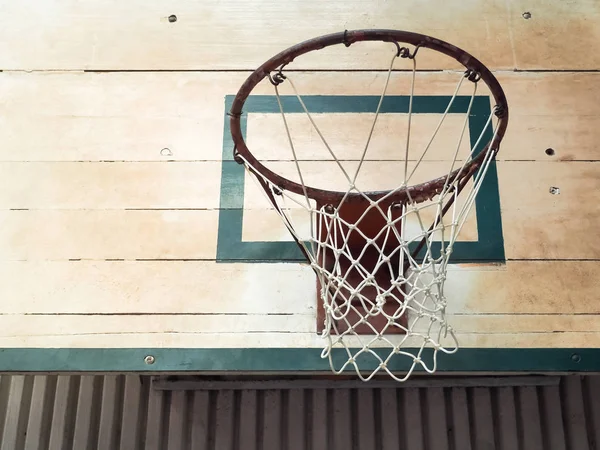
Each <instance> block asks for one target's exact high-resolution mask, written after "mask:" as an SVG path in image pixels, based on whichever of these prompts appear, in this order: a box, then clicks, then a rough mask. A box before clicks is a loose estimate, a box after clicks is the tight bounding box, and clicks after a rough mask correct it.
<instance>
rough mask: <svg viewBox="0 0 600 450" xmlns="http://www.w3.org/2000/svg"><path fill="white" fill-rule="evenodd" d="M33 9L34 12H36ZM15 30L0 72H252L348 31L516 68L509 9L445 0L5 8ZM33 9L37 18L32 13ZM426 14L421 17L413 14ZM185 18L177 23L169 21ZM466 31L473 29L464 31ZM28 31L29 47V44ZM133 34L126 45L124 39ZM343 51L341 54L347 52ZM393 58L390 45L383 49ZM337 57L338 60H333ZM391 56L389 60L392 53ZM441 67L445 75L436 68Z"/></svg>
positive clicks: (366, 54)
mask: <svg viewBox="0 0 600 450" xmlns="http://www.w3.org/2000/svg"><path fill="white" fill-rule="evenodd" d="M34 5H35V7H34ZM0 6H1V9H2V11H3V14H5V15H6V17H12V18H13V20H11V21H7V23H6V26H5V27H3V29H2V31H1V32H0V42H3V43H4V45H3V47H2V48H0V50H2V51H0V54H1V55H3V56H2V58H0V69H4V70H9V69H10V70H32V69H34V70H35V69H41V70H47V69H55V70H56V69H62V70H64V69H68V70H81V69H88V70H90V69H91V70H106V69H109V70H132V69H134V70H135V69H146V70H160V69H167V70H182V69H184V70H206V69H209V70H225V69H254V68H255V67H258V66H259V65H260V64H261V63H262V62H263V61H266V60H267V59H268V58H270V57H271V56H273V55H275V54H276V53H279V52H280V51H281V50H283V49H285V48H287V47H289V46H291V45H293V44H296V43H298V42H300V41H303V40H306V39H310V38H313V37H316V36H319V35H322V34H327V33H333V32H341V31H344V30H345V29H360V28H374V27H378V28H395V29H407V30H418V31H419V32H421V33H425V34H427V33H429V34H433V35H434V36H435V37H437V38H439V39H445V40H448V41H450V42H452V43H453V44H455V45H458V46H463V47H465V48H466V49H468V50H470V51H472V52H473V53H474V54H476V55H477V56H479V57H481V58H482V59H483V60H486V61H487V62H488V63H489V64H491V65H492V66H493V67H502V68H509V67H511V68H512V67H513V58H514V57H513V54H512V51H511V41H510V34H509V27H508V10H507V6H506V3H505V2H504V1H498V0H487V1H481V2H475V3H469V4H465V5H452V7H450V6H449V5H447V4H446V3H445V2H443V1H441V0H437V1H431V2H427V3H422V2H418V1H415V0H412V1H410V2H407V3H404V4H403V7H402V8H398V7H397V5H395V4H391V3H387V2H382V1H378V0H369V1H367V2H364V1H360V2H356V1H353V2H347V1H344V2H342V1H333V2H326V3H323V2H319V1H318V0H311V1H309V2H306V1H298V0H294V1H290V2H286V3H285V4H282V3H279V2H276V1H273V0H260V1H258V2H253V3H248V2H244V1H243V0H238V1H232V2H227V3H222V2H219V1H217V0H210V1H205V2H201V3H189V2H185V1H183V0H176V1H172V2H170V3H169V4H168V5H165V4H160V3H148V2H144V1H143V0H136V1H133V2H130V3H127V4H123V3H122V2H118V1H116V0H111V1H108V2H103V3H102V4H95V3H80V2H77V1H74V0H70V1H60V2H57V1H54V0H44V1H42V2H33V1H31V0H30V1H26V2H22V3H19V4H15V3H13V2H10V1H3V2H2V4H1V5H0ZM32 10H33V12H31V11H32ZM415 11H418V12H419V13H418V14H415ZM172 14H174V15H177V21H176V22H173V23H171V22H169V21H168V16H170V15H172ZM457 23H461V24H465V25H468V26H460V27H457V26H456V24H457ZM23 30H28V31H30V38H29V39H28V40H27V41H26V42H24V41H23V40H22V32H23ZM124 35H127V39H122V36H124ZM342 48H343V46H342ZM372 49H373V48H372V47H371V46H368V45H363V46H358V45H356V46H352V47H351V48H350V49H349V50H346V49H344V50H346V51H342V52H339V54H340V55H341V56H340V57H338V58H332V53H331V52H327V51H322V52H318V53H317V55H316V56H315V57H314V58H307V60H306V62H304V63H302V67H311V68H314V67H316V68H323V67H328V66H330V65H332V63H333V64H335V65H336V66H341V67H346V68H374V67H382V66H384V65H385V64H387V61H384V60H387V56H385V57H382V54H381V52H377V51H372ZM385 49H386V50H390V48H389V46H387V47H385ZM333 54H335V53H333ZM384 54H385V55H387V54H388V52H387V51H386V52H385V53H384ZM432 64H433V66H434V67H443V65H442V63H440V61H439V60H437V61H436V60H433V61H432Z"/></svg>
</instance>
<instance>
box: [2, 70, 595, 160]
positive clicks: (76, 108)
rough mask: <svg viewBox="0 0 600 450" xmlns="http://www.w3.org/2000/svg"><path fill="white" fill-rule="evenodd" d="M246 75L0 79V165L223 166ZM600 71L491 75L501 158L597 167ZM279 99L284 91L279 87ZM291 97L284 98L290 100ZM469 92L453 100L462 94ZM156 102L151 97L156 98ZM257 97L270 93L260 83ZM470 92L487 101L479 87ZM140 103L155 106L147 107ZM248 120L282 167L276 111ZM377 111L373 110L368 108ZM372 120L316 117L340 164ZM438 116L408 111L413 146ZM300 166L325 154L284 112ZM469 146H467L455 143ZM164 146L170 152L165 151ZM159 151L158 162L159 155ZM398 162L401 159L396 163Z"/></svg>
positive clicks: (371, 76)
mask: <svg viewBox="0 0 600 450" xmlns="http://www.w3.org/2000/svg"><path fill="white" fill-rule="evenodd" d="M246 75H247V73H241V74H240V73H231V72H204V73H189V72H184V73H181V72H180V73H174V72H160V73H156V72H155V73H152V72H150V73H147V72H143V73H120V72H119V73H103V74H94V73H44V74H39V73H34V74H27V73H2V74H0V94H1V96H2V98H3V103H2V105H0V111H2V112H3V113H4V114H3V120H2V121H0V140H1V141H2V142H3V145H2V147H1V148H0V160H2V161H167V160H178V161H190V160H192V161H198V160H213V161H214V160H220V159H221V154H222V151H223V149H222V143H223V136H224V113H225V111H224V103H225V102H224V98H225V96H226V95H231V94H235V93H236V92H237V89H238V88H239V86H240V85H241V84H242V82H243V80H244V78H245V76H246ZM292 76H293V78H294V80H296V81H295V82H296V83H297V84H298V85H299V89H300V90H301V94H303V95H306V94H318V95H375V96H377V95H380V94H381V89H382V86H383V84H384V81H385V74H384V73H381V72H379V73H377V72H358V73H357V72H353V73H343V74H340V73H339V72H335V73H332V72H319V73H294V74H293V75H292ZM599 76H600V75H599V74H597V73H500V74H498V78H499V81H500V83H501V85H502V86H503V88H504V90H505V91H506V94H507V97H508V101H509V106H510V110H511V119H510V123H509V128H508V131H507V135H506V137H505V140H504V144H503V145H502V148H501V151H500V153H499V154H498V158H499V159H500V160H503V159H509V160H513V159H525V160H542V161H546V160H549V159H550V158H549V157H548V155H546V154H545V153H544V150H545V149H546V148H549V147H550V148H554V149H555V151H556V154H555V156H554V157H553V160H561V159H564V160H577V159H580V160H591V159H595V160H597V159H598V153H597V152H596V151H595V149H596V147H595V144H596V142H598V138H599V137H600V129H599V127H597V126H595V124H597V123H598V121H600V118H599V116H600V108H599V107H598V106H597V104H596V103H595V102H594V101H593V99H594V98H595V91H594V89H595V86H596V85H597V84H598V81H597V80H598V78H599ZM459 79H460V74H457V73H442V74H440V73H431V72H424V73H419V74H418V77H417V81H416V87H415V89H416V93H417V94H419V95H427V96H435V95H451V94H452V92H453V91H454V87H455V85H456V83H457V81H458V80H459ZM409 88H410V74H408V73H395V74H394V76H393V79H392V83H390V86H389V88H388V94H389V95H407V94H408V92H409ZM281 89H282V91H283V93H286V94H291V93H292V92H291V90H290V89H289V87H288V86H286V85H282V87H281ZM288 91H290V92H288ZM471 91H472V89H471V87H470V86H469V85H468V84H466V85H464V86H463V88H462V89H461V91H460V94H461V95H469V94H470V93H471ZM157 93H160V94H159V95H157ZM255 93H257V94H267V95H274V91H273V89H272V86H271V85H270V84H269V83H266V84H265V83H263V84H260V85H259V86H257V87H256V92H255ZM478 95H489V92H488V90H487V89H485V88H484V87H483V86H480V87H479V89H478ZM149 99H152V101H150V100H149ZM273 112H274V113H268V114H265V113H261V114H258V113H252V114H249V120H248V135H247V136H248V143H249V145H250V148H251V149H252V150H253V151H255V152H256V153H257V155H258V156H260V157H262V158H266V159H289V157H290V150H289V148H288V144H287V138H286V136H285V131H284V128H283V126H282V122H281V117H280V114H279V113H278V111H277V110H274V111H273ZM372 112H374V110H373V111H372ZM462 116H463V115H462V114H450V115H449V116H448V117H447V118H446V120H445V121H444V123H443V125H442V128H441V129H440V131H439V133H438V135H437V137H436V139H435V140H434V141H433V142H432V147H431V149H430V150H429V151H428V153H427V158H432V159H436V158H439V157H441V156H443V155H446V157H447V156H448V155H450V154H451V149H452V148H454V146H455V145H456V142H458V139H457V137H458V135H459V132H460V127H461V123H462ZM372 118H373V115H372V114H353V113H344V114H340V113H337V114H336V113H327V114H323V115H320V114H316V115H315V116H314V119H315V121H316V123H317V124H318V126H319V127H320V128H322V130H323V133H324V135H325V137H326V138H327V139H328V142H330V143H331V144H333V145H334V149H335V151H336V153H339V154H340V155H341V156H342V157H355V156H356V155H357V154H359V153H360V152H361V151H362V149H363V147H364V144H365V143H366V138H367V136H368V130H369V127H370V124H371V121H372ZM440 118H441V115H438V114H434V115H427V114H415V115H413V119H412V130H413V132H412V133H411V142H412V148H414V149H419V148H423V146H424V145H425V144H426V143H427V142H428V139H429V138H430V136H431V134H432V132H433V130H434V128H435V126H436V125H437V122H438V120H439V119H440ZM288 121H289V125H290V129H291V132H292V135H293V136H294V138H295V143H296V147H297V148H298V151H299V155H300V157H301V158H310V159H315V158H323V157H325V156H324V155H325V153H324V147H323V145H322V143H321V142H320V138H318V136H316V135H315V131H314V129H313V128H312V126H311V125H310V124H309V122H308V120H307V118H306V116H305V114H302V113H301V114H288ZM406 122H407V116H406V115H404V114H382V115H380V117H379V119H378V125H377V127H376V129H375V133H374V135H373V138H372V141H371V144H370V150H369V151H368V153H367V159H381V157H383V156H385V157H388V158H390V157H394V154H395V153H398V152H400V153H402V152H403V146H404V142H405V141H404V138H405V128H406V127H405V125H406ZM467 142H468V141H467V140H465V141H464V143H463V147H464V145H465V144H466V143H467ZM164 148H167V149H168V150H166V151H162V150H163V149H164ZM161 151H162V153H161ZM395 158H396V159H397V158H398V157H397V156H395Z"/></svg>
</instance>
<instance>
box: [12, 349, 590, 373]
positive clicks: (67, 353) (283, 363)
mask: <svg viewBox="0 0 600 450" xmlns="http://www.w3.org/2000/svg"><path fill="white" fill-rule="evenodd" d="M338 350H339V351H337V352H335V353H334V357H335V359H337V360H338V361H342V359H341V358H344V357H345V352H344V350H342V349H338ZM320 354H321V350H320V349H308V348H284V349H282V348H265V349H259V348H244V349H238V348H236V349H216V348H207V349H184V348H172V349H165V348H160V349H157V348H123V349H98V348H77V349H74V348H61V349H54V348H8V349H0V372H190V371H194V372H220V371H237V372H303V371H310V372H323V373H329V364H328V362H327V360H324V359H321V357H320ZM147 355H152V356H154V358H155V363H154V364H152V365H148V364H146V363H145V362H144V358H145V357H146V356H147ZM372 367H373V365H369V364H367V365H366V369H367V370H368V369H370V368H372ZM391 367H392V370H394V371H398V372H402V371H406V370H407V362H406V361H405V360H404V359H398V360H397V361H396V360H392V366H391ZM438 371H439V372H571V371H572V372H597V371H600V349H581V348H552V349H549V348H534V349H516V348H507V349H499V348H491V349H486V348H465V349H461V350H459V351H458V352H457V353H456V354H454V355H446V354H442V353H440V354H438Z"/></svg>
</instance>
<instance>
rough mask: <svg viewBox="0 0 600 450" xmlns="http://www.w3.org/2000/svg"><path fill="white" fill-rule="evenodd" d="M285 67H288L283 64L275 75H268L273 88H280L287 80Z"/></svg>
mask: <svg viewBox="0 0 600 450" xmlns="http://www.w3.org/2000/svg"><path fill="white" fill-rule="evenodd" d="M285 66H287V63H285V64H282V65H281V67H280V68H279V69H278V70H277V73H276V74H275V75H271V74H270V73H268V74H267V77H269V81H270V82H271V84H272V85H273V86H279V85H280V84H281V83H283V82H284V81H285V79H286V78H287V77H286V76H285V75H284V74H283V72H282V71H283V68H284V67H285Z"/></svg>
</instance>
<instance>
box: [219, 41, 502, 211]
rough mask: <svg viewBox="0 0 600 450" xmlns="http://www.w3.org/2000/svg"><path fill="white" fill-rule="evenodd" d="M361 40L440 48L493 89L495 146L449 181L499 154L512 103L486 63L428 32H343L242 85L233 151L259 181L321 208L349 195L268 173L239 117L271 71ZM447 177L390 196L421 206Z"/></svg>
mask: <svg viewBox="0 0 600 450" xmlns="http://www.w3.org/2000/svg"><path fill="white" fill-rule="evenodd" d="M360 41H382V42H392V43H396V44H398V43H408V44H411V45H414V46H415V47H416V49H419V48H421V47H423V48H429V49H431V50H435V51H437V52H440V53H443V54H445V55H447V56H449V57H451V58H453V59H455V60H456V61H457V62H459V63H460V64H462V65H463V66H464V67H465V68H466V69H467V70H469V71H471V72H474V73H476V74H478V76H480V79H481V80H482V81H483V82H484V83H485V84H486V85H487V86H488V88H489V89H490V91H491V93H492V95H493V97H494V100H495V102H496V107H495V109H494V112H495V113H496V115H497V116H498V118H499V121H498V128H497V132H496V135H495V138H494V139H493V141H492V142H489V143H488V144H487V145H486V146H485V147H484V149H483V151H481V152H480V153H479V155H478V156H477V157H475V158H474V159H473V160H472V161H471V162H469V163H468V164H467V165H466V166H465V167H464V168H463V169H462V172H459V171H460V169H457V170H455V171H454V172H452V173H451V174H450V178H454V177H457V176H461V178H462V176H464V175H465V174H473V173H474V172H475V170H474V169H476V168H477V167H478V166H479V165H480V164H481V162H482V161H483V157H484V155H485V154H486V153H487V150H488V149H489V148H490V146H491V148H492V151H493V152H494V153H497V152H498V148H499V145H500V141H501V140H502V138H503V137H504V133H505V131H506V127H507V124H508V104H507V101H506V96H505V94H504V91H503V90H502V87H501V86H500V83H498V80H497V79H496V77H494V75H493V74H492V73H491V72H490V70H489V69H488V68H487V67H486V66H485V65H483V63H481V62H480V61H479V60H478V59H477V58H475V57H474V56H472V55H470V54H469V53H467V52H466V51H464V50H462V49H460V48H458V47H456V46H454V45H452V44H449V43H447V42H444V41H441V40H439V39H436V38H433V37H430V36H426V35H423V34H418V33H412V32H408V31H400V30H354V31H343V32H340V33H334V34H329V35H325V36H320V37H317V38H314V39H310V40H307V41H304V42H301V43H300V44H297V45H294V46H292V47H290V48H288V49H287V50H284V51H282V52H281V53H279V54H277V55H275V56H274V57H273V58H271V59H269V60H268V61H266V62H265V63H264V64H262V65H261V66H260V67H259V68H258V69H256V70H255V71H254V72H253V73H252V74H251V75H250V76H249V77H248V78H247V79H246V81H245V82H244V83H243V84H242V86H241V88H240V89H239V91H238V93H237V95H236V96H235V99H234V101H233V104H232V106H231V110H230V111H229V115H230V125H231V135H232V138H233V142H234V144H235V150H234V152H237V154H238V155H239V156H241V157H242V158H243V159H245V160H246V161H247V162H248V164H249V166H250V167H249V168H250V169H251V170H252V171H253V172H255V174H256V175H258V176H259V177H260V176H261V175H262V176H263V177H265V178H267V179H268V180H270V181H271V182H272V183H273V184H275V185H276V186H278V187H279V188H281V189H285V190H288V191H291V192H294V193H296V194H300V195H304V192H305V191H306V194H307V195H308V196H309V197H310V198H312V199H315V200H317V201H319V202H320V203H321V204H326V203H331V204H336V202H338V201H340V200H341V199H342V198H343V197H344V195H345V193H344V192H337V191H329V190H324V189H319V188H314V187H310V186H302V185H301V184H298V183H296V182H294V181H291V180H288V179H287V178H284V177H282V176H281V175H278V174H276V173H275V172H273V171H271V170H270V169H268V168H267V167H265V166H264V165H263V164H262V163H261V162H260V161H258V160H257V159H256V158H255V157H254V155H253V154H252V152H251V151H250V150H249V149H248V147H247V145H246V142H245V141H244V138H243V135H242V129H241V123H240V122H241V121H240V117H241V115H242V109H243V106H244V103H245V102H246V99H247V98H248V96H249V95H250V94H251V92H252V90H253V89H254V88H255V87H256V85H257V84H258V83H260V82H261V81H262V80H264V79H265V78H268V77H269V75H270V74H271V72H273V71H276V70H279V69H280V68H281V67H282V66H285V65H286V64H289V63H290V62H292V61H293V60H294V59H295V58H297V57H298V56H300V55H303V54H305V53H308V52H311V51H315V50H320V49H323V48H325V47H329V46H332V45H338V44H344V45H345V46H347V47H348V46H350V45H351V44H353V43H355V42H360ZM399 51H400V50H399ZM413 55H414V53H413ZM494 156H495V155H494ZM447 177H448V176H447V175H444V176H441V177H439V178H436V179H434V180H430V181H427V182H425V183H421V184H416V185H413V186H409V187H407V188H406V189H402V190H399V191H398V192H397V193H395V194H393V195H392V196H391V198H392V199H393V200H395V201H398V202H402V203H403V202H406V201H407V199H408V198H410V199H412V201H413V202H417V203H418V202H422V201H425V200H427V199H431V198H432V197H434V196H435V195H437V194H438V193H439V192H440V190H441V189H442V187H443V186H444V184H445V182H446V179H447ZM389 192H390V191H371V192H366V193H365V195H367V196H368V197H369V198H371V199H372V200H377V199H380V198H382V197H384V196H386V195H388V194H389ZM353 201H359V202H363V201H365V199H364V197H363V196H362V195H361V194H359V193H351V194H349V195H348V196H347V198H346V202H353Z"/></svg>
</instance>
